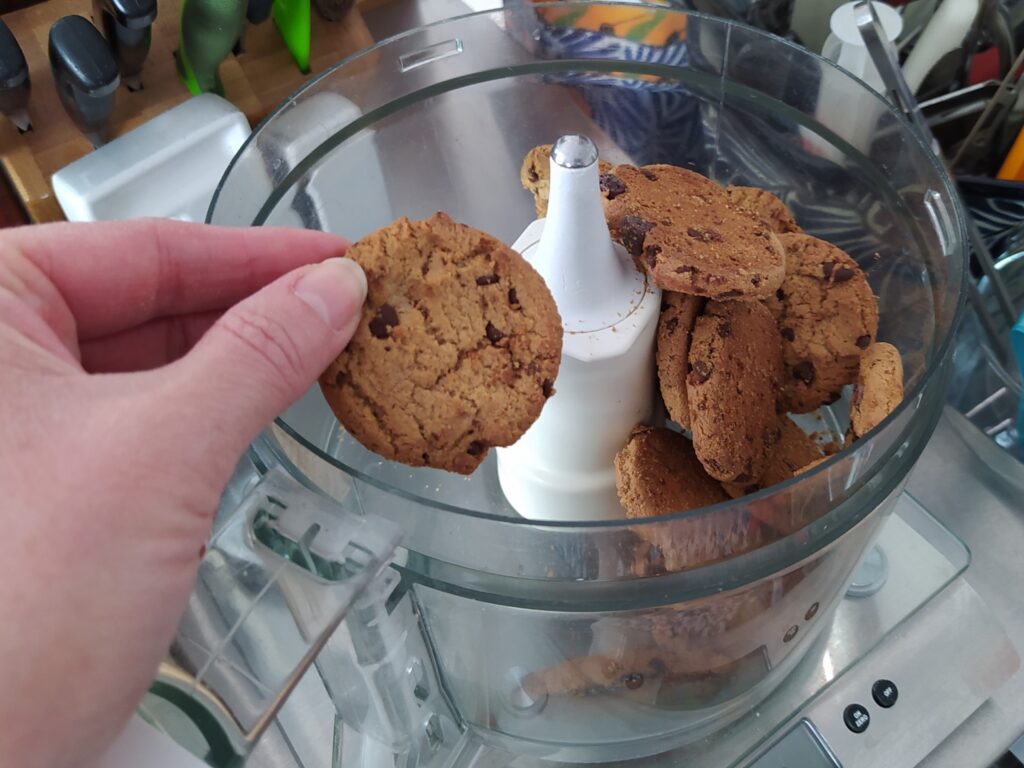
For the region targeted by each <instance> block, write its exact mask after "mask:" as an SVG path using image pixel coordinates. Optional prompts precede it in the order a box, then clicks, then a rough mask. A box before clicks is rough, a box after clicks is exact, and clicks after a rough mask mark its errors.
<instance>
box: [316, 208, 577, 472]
mask: <svg viewBox="0 0 1024 768" xmlns="http://www.w3.org/2000/svg"><path fill="white" fill-rule="evenodd" d="M348 255H349V256H350V257H351V258H353V259H354V260H355V261H356V262H358V263H359V264H360V266H362V268H363V270H364V271H365V272H366V279H367V283H368V287H369V290H368V293H367V297H366V304H365V305H364V308H363V317H362V319H361V321H360V323H359V327H358V328H357V329H356V332H355V335H354V336H353V337H352V341H350V342H349V345H348V347H347V348H346V349H345V351H343V352H342V353H341V354H340V355H339V356H338V358H337V359H336V360H335V361H334V362H333V363H332V364H331V366H330V367H329V368H328V369H327V371H325V372H324V374H323V375H322V376H321V378H320V387H321V389H322V391H323V393H324V397H325V398H326V399H327V402H328V403H329V404H330V406H331V408H332V410H333V411H334V413H335V415H336V416H337V417H338V420H339V421H341V423H342V424H343V425H344V426H345V428H346V429H347V430H348V431H349V433H350V434H351V435H352V436H353V437H355V438H356V439H357V440H359V442H361V443H362V444H363V445H364V446H366V447H367V448H369V449H370V450H371V451H375V452H376V453H379V454H380V455H381V456H383V457H385V458H387V459H392V460H394V461H400V462H402V463H404V464H410V465H412V466H429V467H436V468H439V469H447V470H449V471H452V472H461V473H463V474H469V473H471V472H472V471H473V470H474V469H476V467H477V466H478V465H479V464H480V462H482V461H483V460H484V457H485V456H486V454H487V449H488V448H490V447H491V446H502V445H510V444H511V443H514V442H515V441H516V440H517V439H519V437H520V436H521V435H522V434H523V433H524V432H525V431H526V430H527V428H528V427H529V426H530V425H531V424H532V423H533V422H534V421H535V420H536V419H537V417H538V416H539V415H540V412H541V408H543V406H544V403H545V401H546V400H547V398H549V397H550V396H551V395H552V393H553V392H554V382H555V377H556V376H557V375H558V366H559V363H560V361H561V350H562V321H561V318H560V317H559V315H558V309H557V308H556V306H555V302H554V299H553V298H552V297H551V293H550V292H549V291H548V288H547V286H546V285H545V284H544V280H543V279H542V278H541V277H540V275H538V274H537V273H536V272H535V271H534V270H533V268H532V267H531V266H530V265H529V264H528V263H527V262H526V261H525V260H524V259H523V258H522V256H520V255H519V254H518V253H516V252H515V251H513V250H512V249H511V248H508V247H507V246H505V245H504V244H503V243H501V242H499V241H498V240H496V239H495V238H493V237H491V236H490V235H488V234H486V233H484V232H481V231H479V230H476V229H473V228H472V227H468V226H465V225H463V224H458V223H456V222H455V221H453V220H452V219H450V218H449V217H448V216H447V215H445V214H444V213H437V214H435V215H434V216H432V217H431V218H429V219H426V220H424V221H410V220H409V219H406V218H401V219H399V220H397V221H395V222H393V223H392V224H389V225H388V226H386V227H384V228H383V229H379V230H377V231H376V232H374V233H372V234H370V235H367V236H366V237H364V238H363V239H362V240H360V241H359V242H358V243H356V244H355V245H353V246H352V247H351V248H350V249H349V251H348Z"/></svg>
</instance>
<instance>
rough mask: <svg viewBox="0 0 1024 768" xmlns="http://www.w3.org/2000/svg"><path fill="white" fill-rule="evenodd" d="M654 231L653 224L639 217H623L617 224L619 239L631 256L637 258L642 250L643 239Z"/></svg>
mask: <svg viewBox="0 0 1024 768" xmlns="http://www.w3.org/2000/svg"><path fill="white" fill-rule="evenodd" d="M652 229H654V223H653V222H650V221H645V220H644V219H641V218H640V217H639V216H623V217H622V223H621V224H619V238H620V239H621V240H622V244H623V245H624V246H625V247H626V250H627V251H629V253H630V255H632V256H639V255H640V254H641V253H643V250H644V238H646V237H647V233H648V232H650V231H651V230H652Z"/></svg>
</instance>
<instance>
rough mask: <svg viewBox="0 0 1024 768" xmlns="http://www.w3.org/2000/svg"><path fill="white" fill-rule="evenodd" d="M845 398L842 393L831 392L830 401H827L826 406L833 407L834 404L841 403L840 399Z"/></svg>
mask: <svg viewBox="0 0 1024 768" xmlns="http://www.w3.org/2000/svg"><path fill="white" fill-rule="evenodd" d="M842 396H843V393H842V392H830V393H829V396H828V400H826V401H825V405H832V403H837V402H839V398H840V397H842Z"/></svg>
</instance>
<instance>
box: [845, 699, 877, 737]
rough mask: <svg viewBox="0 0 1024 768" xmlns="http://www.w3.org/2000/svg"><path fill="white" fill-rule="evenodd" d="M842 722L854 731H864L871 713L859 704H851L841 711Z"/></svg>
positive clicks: (869, 722) (869, 721)
mask: <svg viewBox="0 0 1024 768" xmlns="http://www.w3.org/2000/svg"><path fill="white" fill-rule="evenodd" d="M843 722H844V723H846V727H847V728H849V729H850V730H851V731H853V732H854V733H864V731H866V730H867V729H868V725H870V724H871V715H869V714H868V711H867V710H866V709H864V707H862V706H861V705H860V704H851V705H850V706H848V707H847V708H846V709H845V710H844V711H843Z"/></svg>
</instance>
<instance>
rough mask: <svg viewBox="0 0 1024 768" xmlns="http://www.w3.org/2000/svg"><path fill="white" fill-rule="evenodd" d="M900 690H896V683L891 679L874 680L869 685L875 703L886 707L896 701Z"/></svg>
mask: <svg viewBox="0 0 1024 768" xmlns="http://www.w3.org/2000/svg"><path fill="white" fill-rule="evenodd" d="M899 695H900V692H899V691H898V690H896V684H895V683H894V682H893V681H892V680H876V681H875V684H874V685H872V686H871V698H873V699H874V700H875V704H877V705H878V706H880V707H884V708H885V709H888V708H889V707H891V706H892V705H893V704H895V703H896V699H897V697H898V696H899Z"/></svg>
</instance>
